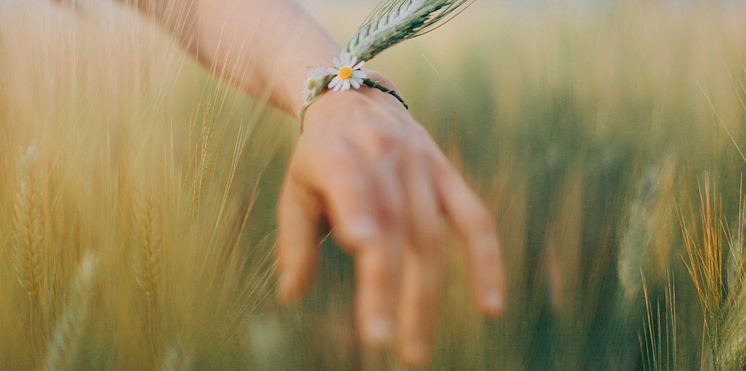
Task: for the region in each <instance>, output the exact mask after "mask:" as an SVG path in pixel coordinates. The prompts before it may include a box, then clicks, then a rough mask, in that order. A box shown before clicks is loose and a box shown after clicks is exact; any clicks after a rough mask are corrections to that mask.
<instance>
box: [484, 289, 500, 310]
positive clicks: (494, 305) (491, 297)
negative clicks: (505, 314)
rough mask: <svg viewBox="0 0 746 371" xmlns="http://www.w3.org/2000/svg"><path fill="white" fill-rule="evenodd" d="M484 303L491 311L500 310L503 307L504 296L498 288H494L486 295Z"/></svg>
mask: <svg viewBox="0 0 746 371" xmlns="http://www.w3.org/2000/svg"><path fill="white" fill-rule="evenodd" d="M484 304H485V305H486V306H487V309H488V310H489V311H490V312H498V311H500V310H501V309H502V307H503V296H502V295H500V292H499V291H497V290H492V291H489V292H488V293H487V295H485V297H484Z"/></svg>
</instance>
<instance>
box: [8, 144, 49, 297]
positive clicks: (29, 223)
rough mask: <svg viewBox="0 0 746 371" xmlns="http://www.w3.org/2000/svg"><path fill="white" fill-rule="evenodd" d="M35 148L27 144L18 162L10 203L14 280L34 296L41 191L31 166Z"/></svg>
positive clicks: (38, 283) (39, 272)
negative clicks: (12, 211)
mask: <svg viewBox="0 0 746 371" xmlns="http://www.w3.org/2000/svg"><path fill="white" fill-rule="evenodd" d="M36 159H37V149H36V147H35V146H30V147H28V149H27V150H26V152H25V153H24V154H23V156H22V157H21V160H20V163H19V165H18V189H17V191H16V200H15V205H14V218H13V222H14V223H13V224H14V228H15V229H14V244H13V245H14V247H15V249H14V251H15V257H16V261H15V263H16V265H15V267H16V273H17V277H18V281H19V283H20V284H21V286H23V288H24V289H25V290H26V293H27V295H28V296H29V298H37V297H38V295H39V291H40V286H41V280H42V267H41V264H42V263H41V260H42V241H43V236H44V233H43V228H44V227H43V225H42V191H41V179H40V178H39V174H38V172H37V170H36V169H35V165H36Z"/></svg>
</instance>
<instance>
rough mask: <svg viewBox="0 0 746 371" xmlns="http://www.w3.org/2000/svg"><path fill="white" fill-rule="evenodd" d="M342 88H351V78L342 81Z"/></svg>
mask: <svg viewBox="0 0 746 371" xmlns="http://www.w3.org/2000/svg"><path fill="white" fill-rule="evenodd" d="M342 90H350V80H344V81H342Z"/></svg>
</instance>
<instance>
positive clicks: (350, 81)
mask: <svg viewBox="0 0 746 371" xmlns="http://www.w3.org/2000/svg"><path fill="white" fill-rule="evenodd" d="M333 62H334V68H329V69H328V70H326V73H327V74H329V75H334V78H333V79H332V81H331V82H330V83H329V89H334V90H335V91H340V90H341V91H344V90H350V88H354V89H359V88H360V87H361V86H362V85H363V80H365V79H366V78H368V75H366V74H365V72H363V71H362V69H363V67H364V66H365V61H359V62H358V58H357V57H356V56H354V55H352V54H350V53H342V55H341V56H339V57H338V58H337V57H335V58H334V60H333Z"/></svg>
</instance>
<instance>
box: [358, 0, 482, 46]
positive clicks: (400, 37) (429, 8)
mask: <svg viewBox="0 0 746 371" xmlns="http://www.w3.org/2000/svg"><path fill="white" fill-rule="evenodd" d="M472 2H473V0H389V1H384V2H382V3H380V4H379V5H378V6H377V7H376V8H375V9H374V10H373V12H371V14H370V15H369V16H368V18H367V19H366V20H365V21H364V22H363V25H362V26H360V28H359V29H358V31H357V32H356V33H355V35H354V36H353V37H352V38H351V39H350V42H349V43H348V44H347V48H346V51H347V52H348V53H350V54H352V55H355V56H357V57H358V58H360V59H361V60H364V61H367V60H370V59H372V58H373V57H375V56H376V55H378V54H379V53H381V52H383V51H384V50H386V49H388V48H390V47H391V46H393V45H396V44H398V43H400V42H402V41H405V40H408V39H411V38H414V37H417V36H420V35H423V34H425V33H427V32H429V31H432V30H433V29H435V28H437V27H438V26H440V25H442V24H444V23H445V22H447V21H448V20H450V18H452V17H453V16H455V15H456V14H457V13H458V11H460V10H463V9H464V8H465V7H466V6H468V5H469V4H471V3H472Z"/></svg>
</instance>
